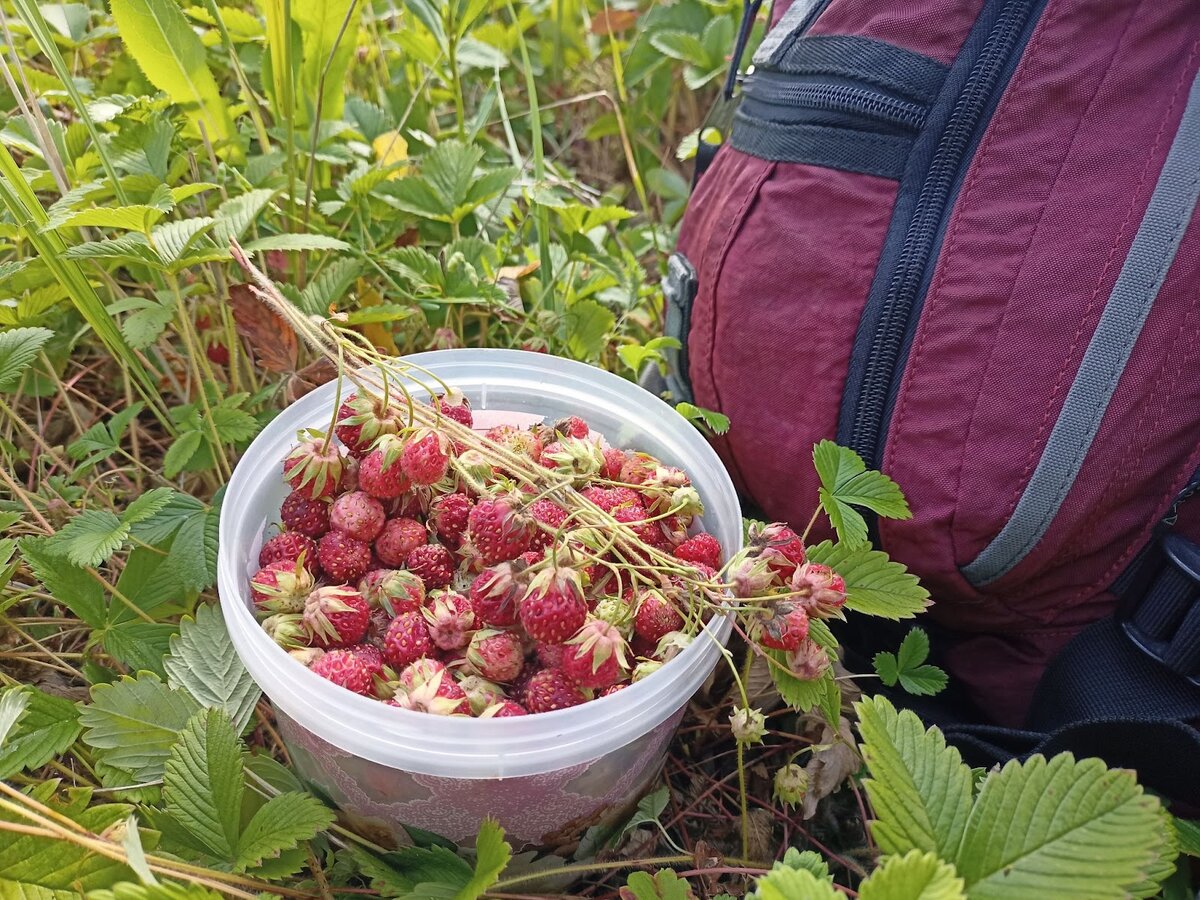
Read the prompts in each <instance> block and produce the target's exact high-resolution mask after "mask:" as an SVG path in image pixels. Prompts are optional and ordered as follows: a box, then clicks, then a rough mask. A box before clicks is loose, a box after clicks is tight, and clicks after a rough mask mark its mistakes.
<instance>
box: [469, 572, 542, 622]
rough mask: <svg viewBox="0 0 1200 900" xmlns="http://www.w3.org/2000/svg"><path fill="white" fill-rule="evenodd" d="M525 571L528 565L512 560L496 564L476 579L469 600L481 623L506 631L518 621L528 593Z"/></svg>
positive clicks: (470, 590)
mask: <svg viewBox="0 0 1200 900" xmlns="http://www.w3.org/2000/svg"><path fill="white" fill-rule="evenodd" d="M524 571H525V563H524V562H523V561H521V560H513V561H511V562H502V563H497V564H496V565H494V566H490V567H489V568H486V569H484V570H483V571H482V572H480V573H479V574H478V575H476V576H475V578H474V580H473V581H472V582H471V586H470V589H469V594H468V596H469V597H470V600H471V607H472V608H473V609H474V610H475V615H476V616H477V617H478V619H479V621H480V622H482V623H483V624H485V625H491V626H495V627H498V628H506V627H508V626H509V625H512V624H514V623H515V622H516V621H517V605H518V603H519V602H520V600H521V598H522V597H523V596H525V592H526V590H527V589H528V580H527V579H526V578H525V576H524Z"/></svg>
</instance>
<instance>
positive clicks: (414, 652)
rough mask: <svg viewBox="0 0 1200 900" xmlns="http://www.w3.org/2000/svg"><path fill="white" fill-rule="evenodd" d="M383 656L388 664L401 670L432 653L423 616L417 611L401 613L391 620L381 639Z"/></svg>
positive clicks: (430, 639)
mask: <svg viewBox="0 0 1200 900" xmlns="http://www.w3.org/2000/svg"><path fill="white" fill-rule="evenodd" d="M382 649H383V655H384V657H385V658H386V659H387V661H388V664H389V665H392V666H395V667H396V668H397V669H403V668H404V667H405V666H407V665H409V664H410V663H414V662H416V661H417V660H418V659H420V658H421V657H423V656H429V655H430V654H432V653H433V652H434V650H435V649H436V648H435V645H434V643H433V638H432V637H431V636H430V634H429V625H428V624H427V623H426V621H425V616H424V615H422V614H421V613H420V612H418V611H415V610H413V611H409V612H402V613H400V614H399V615H398V616H396V618H394V619H392V622H391V624H390V625H388V629H387V633H386V634H385V635H384V638H383V648H382Z"/></svg>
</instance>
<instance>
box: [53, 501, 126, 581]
mask: <svg viewBox="0 0 1200 900" xmlns="http://www.w3.org/2000/svg"><path fill="white" fill-rule="evenodd" d="M127 537H129V526H128V525H126V524H125V523H124V522H122V521H121V520H120V519H118V518H117V516H116V514H115V513H112V512H109V511H108V510H107V509H85V510H84V511H83V512H81V513H79V515H77V516H75V518H73V519H72V520H71V521H70V522H68V523H67V524H66V525H64V526H63V527H62V529H61V530H59V532H58V533H57V534H55V535H54V537H53V538H52V540H53V541H54V549H55V551H57V552H60V553H63V554H65V555H66V557H67V559H69V560H70V561H71V562H73V563H74V564H75V565H77V566H84V567H87V566H98V565H100V563H102V562H104V561H105V560H106V559H108V558H109V557H110V556H112V555H113V554H114V553H116V552H117V550H118V549H120V547H121V545H122V544H123V543H124V542H125V539H126V538H127Z"/></svg>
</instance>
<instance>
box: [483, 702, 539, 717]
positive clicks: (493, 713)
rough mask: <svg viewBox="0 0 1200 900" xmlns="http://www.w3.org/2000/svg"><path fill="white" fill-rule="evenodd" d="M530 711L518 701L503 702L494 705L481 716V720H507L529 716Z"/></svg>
mask: <svg viewBox="0 0 1200 900" xmlns="http://www.w3.org/2000/svg"><path fill="white" fill-rule="evenodd" d="M527 715H529V711H528V710H527V709H525V707H523V706H522V705H521V704H520V703H518V702H517V701H516V700H501V701H500V702H499V703H493V704H492V705H491V706H489V707H488V708H487V709H485V710H484V711H483V712H481V713H480V714H479V718H481V719H507V718H511V717H512V716H527Z"/></svg>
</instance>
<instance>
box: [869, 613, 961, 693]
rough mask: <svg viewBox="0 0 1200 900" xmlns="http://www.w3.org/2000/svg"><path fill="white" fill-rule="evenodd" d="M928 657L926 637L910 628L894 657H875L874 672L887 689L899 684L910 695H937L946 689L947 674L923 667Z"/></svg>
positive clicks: (877, 655) (935, 667)
mask: <svg viewBox="0 0 1200 900" xmlns="http://www.w3.org/2000/svg"><path fill="white" fill-rule="evenodd" d="M928 656H929V637H928V636H927V635H926V634H925V632H924V630H922V629H920V628H913V629H912V630H911V631H909V632H908V634H906V635H905V636H904V640H903V641H901V642H900V648H899V650H898V651H897V652H896V653H887V652H880V653H876V654H875V659H874V664H875V671H876V673H878V675H879V677H880V679H881V680H882V681H883V683H884V684H886V685H887V686H888V687H893V686H895V684H896V682H897V681H898V682H899V683H900V686H901V687H903V688H904V689H905V690H906V691H908V692H909V693H910V694H926V695H928V694H936V693H937V692H938V691H940V690H942V688H944V687H945V686H946V680H947V679H946V673H945V672H943V671H942V670H941V669H939V668H938V667H937V666H932V665H922V663H924V662H925V660H926V658H928Z"/></svg>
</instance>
